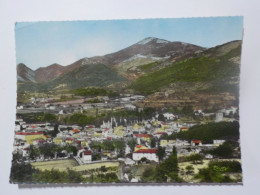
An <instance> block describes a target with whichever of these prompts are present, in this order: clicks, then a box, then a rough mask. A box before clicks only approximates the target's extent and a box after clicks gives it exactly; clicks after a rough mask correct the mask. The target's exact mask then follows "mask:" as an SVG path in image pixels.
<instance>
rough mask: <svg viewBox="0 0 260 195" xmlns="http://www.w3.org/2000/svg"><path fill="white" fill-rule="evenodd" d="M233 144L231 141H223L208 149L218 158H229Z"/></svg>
mask: <svg viewBox="0 0 260 195" xmlns="http://www.w3.org/2000/svg"><path fill="white" fill-rule="evenodd" d="M234 147H235V144H234V143H233V142H225V143H223V144H222V145H220V146H219V147H217V148H215V149H213V150H212V151H210V153H211V154H213V155H215V156H217V157H220V158H231V157H232V154H233V150H234Z"/></svg>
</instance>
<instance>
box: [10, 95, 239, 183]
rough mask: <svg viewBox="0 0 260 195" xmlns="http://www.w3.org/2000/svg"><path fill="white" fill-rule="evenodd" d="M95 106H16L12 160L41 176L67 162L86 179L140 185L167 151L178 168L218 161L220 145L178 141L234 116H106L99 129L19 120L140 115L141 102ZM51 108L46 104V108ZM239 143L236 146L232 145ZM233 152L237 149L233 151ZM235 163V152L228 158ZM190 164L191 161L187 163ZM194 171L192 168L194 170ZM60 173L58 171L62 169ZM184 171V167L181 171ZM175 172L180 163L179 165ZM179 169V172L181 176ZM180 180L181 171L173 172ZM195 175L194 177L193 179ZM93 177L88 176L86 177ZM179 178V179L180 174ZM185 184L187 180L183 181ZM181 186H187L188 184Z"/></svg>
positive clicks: (104, 100) (227, 111)
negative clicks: (102, 177) (108, 176)
mask: <svg viewBox="0 0 260 195" xmlns="http://www.w3.org/2000/svg"><path fill="white" fill-rule="evenodd" d="M95 99H98V100H100V101H99V102H98V103H85V102H86V100H84V99H77V100H72V101H66V102H57V101H53V99H51V98H38V99H37V98H31V99H30V101H31V102H30V103H27V104H24V105H22V104H20V105H18V106H17V113H18V114H20V115H18V116H19V117H18V118H17V120H16V122H15V124H16V125H15V141H14V151H13V154H14V155H15V154H16V155H18V156H19V157H18V158H17V159H16V160H17V162H18V163H30V164H32V165H33V166H34V167H36V168H40V169H42V170H45V169H53V168H54V169H55V168H57V167H58V166H57V167H55V166H50V164H52V163H53V162H55V163H59V162H60V164H59V166H60V167H58V169H59V168H61V167H62V166H63V163H64V167H66V166H65V162H67V161H69V162H73V163H72V164H73V165H72V166H70V165H69V166H68V167H67V168H72V169H74V170H76V171H79V172H80V173H82V174H83V175H84V176H85V177H90V172H91V171H90V170H92V171H93V169H94V168H91V167H93V166H95V169H100V170H102V169H103V170H105V171H106V172H107V173H114V174H115V175H116V176H117V177H118V180H119V181H120V182H140V181H142V175H143V174H144V172H145V170H146V168H147V167H149V166H150V167H156V166H157V165H158V164H160V162H162V161H164V160H166V159H167V158H169V156H170V155H171V154H172V152H173V150H176V151H177V158H178V161H179V162H182V161H183V162H185V159H186V160H187V159H190V157H194V162H196V161H197V160H198V161H200V162H202V160H204V161H205V162H207V163H209V162H210V161H212V160H214V159H219V156H217V155H214V154H212V151H213V150H214V149H217V148H218V147H219V146H221V145H223V144H224V143H225V142H226V141H230V140H225V139H212V140H202V139H183V137H178V135H180V134H182V133H185V132H188V131H189V130H190V129H191V128H192V127H194V126H200V125H203V124H207V122H214V123H220V122H223V121H225V122H229V123H232V122H234V121H238V120H237V119H236V118H234V116H235V115H236V114H237V112H238V108H237V107H235V106H232V107H229V108H222V109H219V110H218V111H217V112H216V113H205V112H203V110H201V109H195V110H193V113H192V117H193V118H194V117H195V118H198V117H199V118H207V119H208V120H209V121H206V122H205V120H198V121H194V120H182V119H184V118H185V117H186V116H185V114H181V113H178V114H176V113H172V112H168V111H167V112H165V111H163V110H161V111H160V112H158V111H156V112H153V113H152V114H151V117H150V118H147V117H146V118H141V119H140V118H128V117H115V116H110V118H106V119H105V120H103V121H102V122H101V123H100V124H98V125H97V124H87V125H82V124H57V123H53V122H48V121H47V122H46V121H45V122H28V121H27V122H26V121H25V120H24V119H23V118H22V117H21V116H23V115H22V114H25V113H34V112H36V113H37V112H44V113H45V112H47V113H52V114H54V115H57V116H63V115H70V114H72V113H77V112H79V113H84V111H86V110H94V111H93V112H94V115H96V116H98V114H99V112H100V110H102V109H103V110H106V109H107V110H109V111H111V110H112V111H114V110H116V109H117V108H119V107H120V108H121V109H123V110H128V111H136V112H142V111H143V108H139V107H138V106H136V105H135V103H136V102H138V101H141V100H143V99H145V97H144V96H141V95H124V96H123V97H120V98H115V99H113V100H111V99H109V98H108V97H101V98H100V97H98V98H95ZM50 102H51V103H50ZM236 141H237V142H239V140H236ZM236 150H237V148H236ZM236 156H237V159H239V151H238V152H236V154H234V158H235V157H236ZM191 159H192V158H191ZM196 166H197V163H195V165H194V167H196ZM64 167H63V168H64ZM186 167H187V166H186ZM179 168H180V169H182V168H181V163H179ZM184 169H185V167H183V169H182V170H184ZM193 169H194V168H193ZM179 172H180V173H179V174H181V171H179ZM198 172H199V169H197V170H196V168H195V171H194V174H195V173H198ZM91 174H93V172H92V173H91ZM182 174H183V175H184V176H183V178H185V174H184V173H182ZM188 178H189V177H188ZM186 181H187V182H191V181H192V180H191V178H189V179H187V176H186Z"/></svg>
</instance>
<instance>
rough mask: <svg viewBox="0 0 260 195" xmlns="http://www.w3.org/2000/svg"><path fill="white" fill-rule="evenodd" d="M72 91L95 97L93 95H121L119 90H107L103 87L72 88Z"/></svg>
mask: <svg viewBox="0 0 260 195" xmlns="http://www.w3.org/2000/svg"><path fill="white" fill-rule="evenodd" d="M71 93H73V94H75V95H79V96H85V97H93V96H110V97H116V96H119V94H118V93H117V92H114V91H111V90H106V89H102V88H94V87H91V88H86V89H84V88H79V89H74V90H71Z"/></svg>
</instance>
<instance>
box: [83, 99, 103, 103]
mask: <svg viewBox="0 0 260 195" xmlns="http://www.w3.org/2000/svg"><path fill="white" fill-rule="evenodd" d="M100 102H101V101H100V100H99V99H96V98H95V99H91V100H87V101H85V103H100Z"/></svg>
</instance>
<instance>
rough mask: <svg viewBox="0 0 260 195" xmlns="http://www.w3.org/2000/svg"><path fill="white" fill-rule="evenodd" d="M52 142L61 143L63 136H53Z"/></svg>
mask: <svg viewBox="0 0 260 195" xmlns="http://www.w3.org/2000/svg"><path fill="white" fill-rule="evenodd" d="M53 142H54V143H55V144H58V145H59V144H61V143H62V142H63V138H62V137H55V138H54V139H53Z"/></svg>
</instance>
